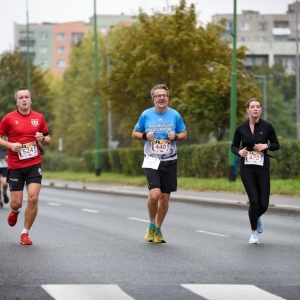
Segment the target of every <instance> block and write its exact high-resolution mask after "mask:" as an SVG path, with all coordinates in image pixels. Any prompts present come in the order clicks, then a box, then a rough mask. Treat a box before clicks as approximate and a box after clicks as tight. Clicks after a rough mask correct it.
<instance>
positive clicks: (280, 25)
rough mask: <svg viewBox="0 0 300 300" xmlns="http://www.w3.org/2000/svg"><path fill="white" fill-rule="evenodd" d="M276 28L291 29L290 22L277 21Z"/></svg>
mask: <svg viewBox="0 0 300 300" xmlns="http://www.w3.org/2000/svg"><path fill="white" fill-rule="evenodd" d="M274 27H275V28H289V21H275V22H274Z"/></svg>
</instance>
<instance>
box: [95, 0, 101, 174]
mask: <svg viewBox="0 0 300 300" xmlns="http://www.w3.org/2000/svg"><path fill="white" fill-rule="evenodd" d="M94 62H95V80H96V81H97V80H98V79H99V67H98V32H97V16H96V0H94ZM99 102H100V97H99V95H98V94H97V95H96V96H95V146H96V148H95V172H96V176H100V174H101V167H100V122H99V116H100V104H99Z"/></svg>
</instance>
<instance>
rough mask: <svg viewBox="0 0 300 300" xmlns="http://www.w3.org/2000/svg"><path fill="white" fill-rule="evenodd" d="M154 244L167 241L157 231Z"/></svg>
mask: <svg viewBox="0 0 300 300" xmlns="http://www.w3.org/2000/svg"><path fill="white" fill-rule="evenodd" d="M153 242H154V243H166V242H167V241H166V239H165V238H164V236H163V234H162V232H161V231H156V230H155V233H154V239H153Z"/></svg>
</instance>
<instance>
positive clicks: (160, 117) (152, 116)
mask: <svg viewBox="0 0 300 300" xmlns="http://www.w3.org/2000/svg"><path fill="white" fill-rule="evenodd" d="M134 129H135V130H136V131H138V132H146V133H148V132H151V131H152V132H154V141H146V142H145V145H144V154H145V155H148V156H152V157H157V158H160V159H162V160H164V161H167V160H173V159H177V146H176V141H175V140H172V141H169V138H168V132H170V131H172V132H175V133H181V132H183V131H184V130H185V129H186V126H185V124H184V122H183V119H182V117H181V116H180V114H179V113H178V112H177V111H176V110H175V109H172V108H170V107H168V110H167V111H166V112H164V113H162V114H161V113H158V112H156V111H155V109H154V107H151V108H148V109H146V110H145V111H143V113H142V114H141V116H140V118H139V120H138V122H137V123H136V125H135V127H134Z"/></svg>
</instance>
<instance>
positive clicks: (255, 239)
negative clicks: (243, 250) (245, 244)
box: [249, 232, 259, 244]
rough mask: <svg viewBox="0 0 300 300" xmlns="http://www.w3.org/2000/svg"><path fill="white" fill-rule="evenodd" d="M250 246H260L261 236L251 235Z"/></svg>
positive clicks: (255, 233)
mask: <svg viewBox="0 0 300 300" xmlns="http://www.w3.org/2000/svg"><path fill="white" fill-rule="evenodd" d="M249 244H259V235H258V233H257V232H253V233H252V234H251V237H250V240H249Z"/></svg>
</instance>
